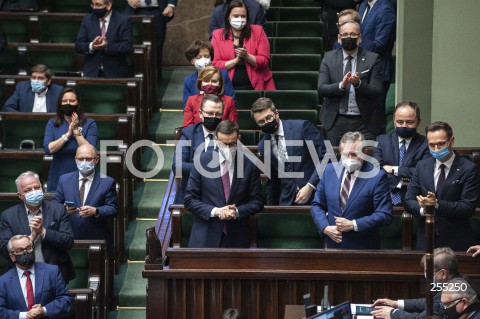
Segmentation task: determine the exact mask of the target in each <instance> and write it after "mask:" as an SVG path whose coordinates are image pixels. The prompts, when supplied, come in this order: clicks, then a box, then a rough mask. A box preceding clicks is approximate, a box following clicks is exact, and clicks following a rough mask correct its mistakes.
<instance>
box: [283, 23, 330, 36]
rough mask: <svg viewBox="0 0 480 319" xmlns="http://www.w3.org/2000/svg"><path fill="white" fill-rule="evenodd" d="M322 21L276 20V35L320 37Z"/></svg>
mask: <svg viewBox="0 0 480 319" xmlns="http://www.w3.org/2000/svg"><path fill="white" fill-rule="evenodd" d="M322 29H323V23H322V22H320V21H308V22H303V21H300V22H299V21H295V22H290V21H282V22H277V32H276V34H275V36H276V37H322Z"/></svg>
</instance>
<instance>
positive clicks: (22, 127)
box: [2, 119, 48, 149]
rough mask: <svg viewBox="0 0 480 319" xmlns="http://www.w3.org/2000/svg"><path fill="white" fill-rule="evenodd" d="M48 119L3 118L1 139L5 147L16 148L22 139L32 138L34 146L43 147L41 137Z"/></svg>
mask: <svg viewBox="0 0 480 319" xmlns="http://www.w3.org/2000/svg"><path fill="white" fill-rule="evenodd" d="M47 122H48V119H24V120H12V119H8V120H5V119H3V141H2V144H3V146H4V147H5V148H14V149H18V148H19V146H20V142H21V141H23V140H33V141H34V142H35V148H40V149H43V137H44V135H45V127H46V126H47Z"/></svg>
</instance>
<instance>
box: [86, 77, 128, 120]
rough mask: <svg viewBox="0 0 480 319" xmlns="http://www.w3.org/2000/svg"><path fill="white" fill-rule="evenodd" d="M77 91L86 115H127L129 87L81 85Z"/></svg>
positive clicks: (118, 85)
mask: <svg viewBox="0 0 480 319" xmlns="http://www.w3.org/2000/svg"><path fill="white" fill-rule="evenodd" d="M77 90H78V91H79V94H80V96H81V98H82V104H83V106H84V111H85V112H86V113H100V114H111V113H120V114H121V113H127V87H126V85H125V84H109V85H98V84H81V85H77Z"/></svg>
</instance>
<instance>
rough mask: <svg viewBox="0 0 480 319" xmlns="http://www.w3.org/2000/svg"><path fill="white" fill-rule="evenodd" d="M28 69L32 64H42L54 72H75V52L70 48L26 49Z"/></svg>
mask: <svg viewBox="0 0 480 319" xmlns="http://www.w3.org/2000/svg"><path fill="white" fill-rule="evenodd" d="M27 61H28V64H29V65H28V70H30V69H31V68H32V67H33V66H34V65H37V64H44V65H48V67H49V68H50V69H51V70H52V72H53V73H55V72H59V71H61V72H75V71H81V70H78V69H77V53H76V52H75V51H73V50H70V49H64V50H61V49H54V50H49V49H33V48H30V49H28V50H27Z"/></svg>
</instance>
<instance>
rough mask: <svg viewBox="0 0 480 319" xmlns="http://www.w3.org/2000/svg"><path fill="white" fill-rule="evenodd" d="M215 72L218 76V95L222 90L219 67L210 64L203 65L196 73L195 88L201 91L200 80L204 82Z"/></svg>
mask: <svg viewBox="0 0 480 319" xmlns="http://www.w3.org/2000/svg"><path fill="white" fill-rule="evenodd" d="M215 74H218V76H219V77H218V84H219V86H218V88H219V89H220V90H219V91H218V95H222V94H223V90H224V84H223V76H222V72H221V71H220V69H219V68H217V67H214V66H211V65H209V66H206V67H204V68H203V70H202V71H200V73H199V74H198V78H197V90H199V91H202V82H203V81H205V82H207V81H210V80H211V79H212V77H213V76H214V75H215Z"/></svg>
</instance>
